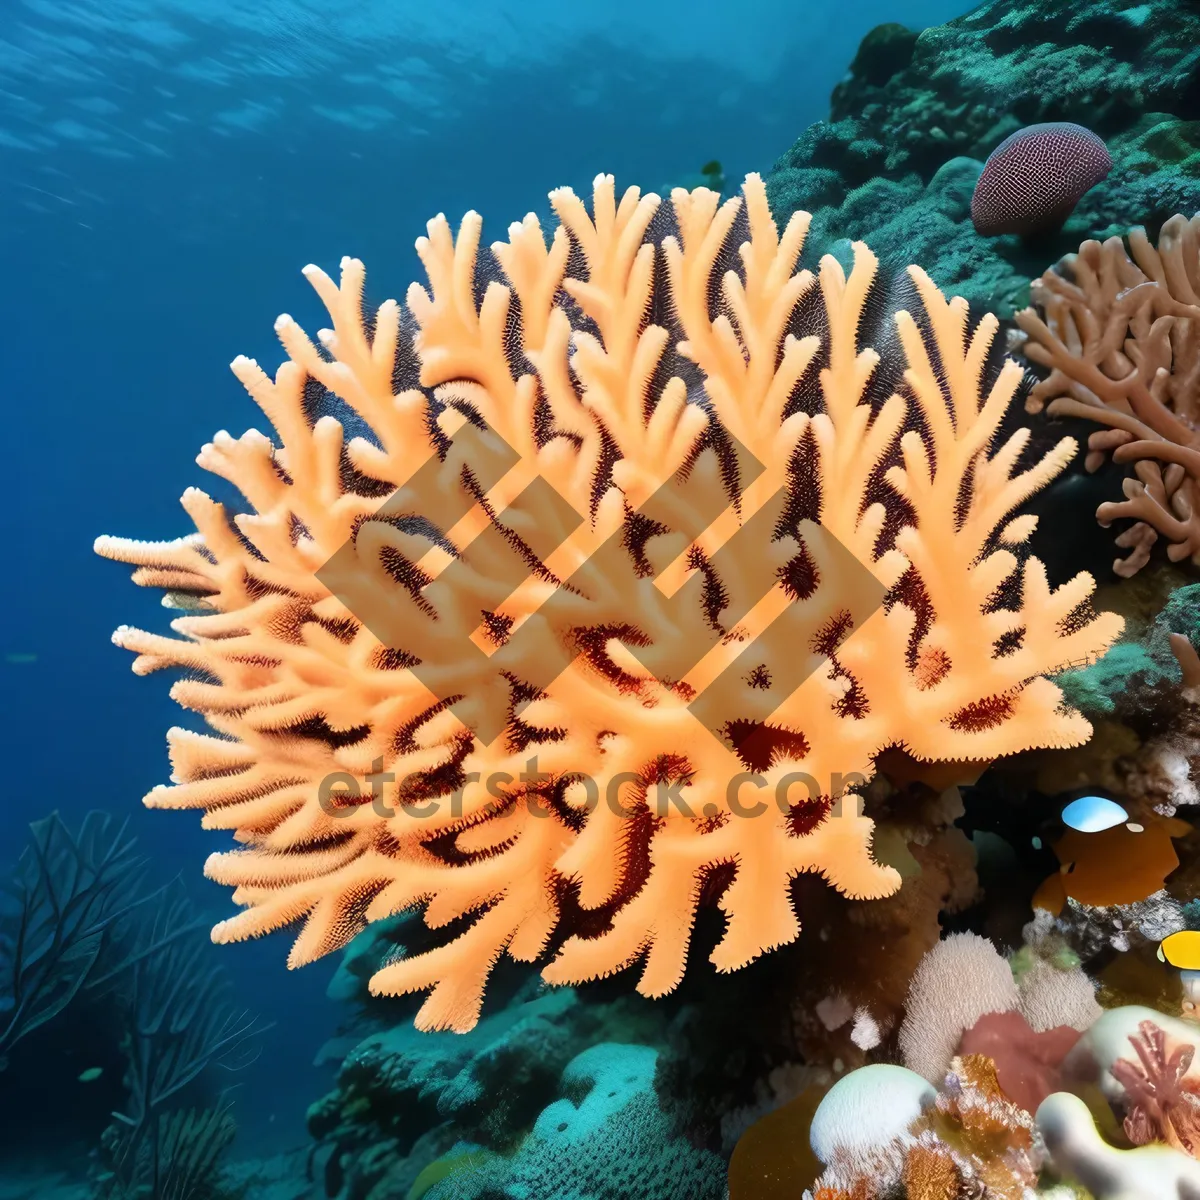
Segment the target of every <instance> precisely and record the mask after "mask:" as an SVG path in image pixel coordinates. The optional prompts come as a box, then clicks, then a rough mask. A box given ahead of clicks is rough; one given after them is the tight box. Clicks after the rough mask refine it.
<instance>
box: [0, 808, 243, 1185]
mask: <svg viewBox="0 0 1200 1200" xmlns="http://www.w3.org/2000/svg"><path fill="white" fill-rule="evenodd" d="M30 831H31V834H32V838H31V841H30V844H29V846H28V847H27V848H26V849H25V851H24V853H22V855H21V858H20V860H19V861H18V863H17V868H16V870H15V871H14V872H13V874H12V876H11V878H10V879H7V880H4V881H2V882H0V889H2V893H7V903H6V904H3V906H2V907H0V1070H2V1069H3V1068H4V1066H5V1065H6V1064H7V1055H8V1053H9V1051H10V1050H11V1048H12V1047H13V1046H14V1045H15V1044H16V1043H17V1042H18V1041H19V1040H20V1039H21V1038H23V1037H25V1036H26V1035H27V1034H29V1033H31V1032H32V1031H33V1030H34V1029H37V1028H38V1027H39V1026H42V1025H45V1024H46V1023H47V1022H48V1021H51V1020H53V1019H54V1018H56V1017H58V1016H59V1015H60V1014H61V1013H62V1012H63V1011H64V1010H65V1009H67V1008H68V1006H70V1005H71V1004H72V1003H73V1002H77V1001H80V1000H81V999H82V998H84V997H90V998H91V999H98V998H100V997H102V996H103V997H106V998H107V1001H108V1003H110V1004H111V1005H112V1006H113V1007H115V1010H116V1011H117V1013H118V1014H119V1016H120V1019H121V1027H122V1029H123V1030H124V1031H125V1033H124V1036H123V1038H122V1042H121V1046H122V1049H123V1051H124V1053H125V1057H126V1061H127V1067H126V1071H125V1075H124V1077H123V1083H124V1085H125V1088H126V1090H127V1093H128V1099H127V1102H126V1104H125V1106H124V1111H122V1112H115V1113H113V1123H112V1125H111V1126H110V1127H109V1128H108V1129H107V1130H106V1131H105V1133H104V1135H103V1137H102V1145H101V1152H102V1153H101V1159H102V1161H103V1163H104V1169H103V1171H102V1172H101V1173H100V1174H99V1176H98V1177H97V1178H96V1179H95V1181H94V1182H95V1185H96V1191H97V1195H98V1196H101V1197H104V1198H105V1200H131V1198H132V1197H138V1198H139V1200H188V1198H190V1197H204V1196H213V1195H216V1194H217V1192H218V1188H217V1179H216V1167H217V1163H218V1160H219V1158H220V1155H221V1154H222V1152H223V1151H224V1149H225V1148H226V1146H228V1144H229V1142H230V1141H231V1140H232V1138H233V1134H234V1123H233V1117H232V1115H231V1104H230V1102H229V1100H228V1098H227V1097H226V1096H224V1095H223V1096H222V1098H221V1100H220V1101H219V1102H218V1103H217V1104H216V1106H215V1107H203V1108H198V1109H197V1108H192V1107H187V1106H186V1105H187V1101H188V1095H189V1091H188V1089H189V1085H191V1084H193V1083H194V1082H195V1081H196V1080H198V1079H199V1078H200V1077H201V1076H202V1075H203V1074H204V1073H205V1072H206V1071H208V1070H209V1069H210V1068H217V1069H225V1070H230V1071H237V1070H241V1069H242V1068H244V1067H246V1066H248V1065H249V1064H250V1063H251V1062H253V1061H254V1059H255V1058H257V1056H258V1049H257V1044H256V1035H257V1034H258V1033H260V1032H261V1031H262V1030H263V1029H264V1028H265V1027H264V1026H263V1025H262V1024H261V1023H260V1022H259V1020H258V1019H257V1018H256V1017H255V1016H253V1015H252V1014H250V1013H248V1012H245V1011H244V1010H239V1009H238V1008H237V1007H236V1006H235V1005H234V1004H233V1002H232V1001H231V999H230V997H229V987H228V983H227V981H226V979H225V977H224V976H223V974H222V973H221V972H220V970H219V969H214V966H213V965H212V964H211V963H209V962H206V961H205V956H206V954H208V953H210V952H211V944H210V942H209V939H208V937H207V936H206V934H205V932H204V929H203V922H202V921H200V920H199V919H198V918H197V916H196V914H195V912H194V911H193V909H192V906H191V903H190V901H189V900H188V898H187V896H186V894H185V893H184V890H183V886H182V884H181V883H180V882H179V880H173V881H171V882H170V883H168V884H166V885H164V886H162V887H159V888H156V889H153V890H151V889H148V888H147V887H146V884H145V878H144V872H145V865H146V860H145V859H143V858H140V857H138V856H137V855H136V854H135V853H134V839H133V838H132V837H130V836H129V835H128V834H127V833H126V825H125V823H123V822H122V823H118V822H116V821H115V820H113V818H112V817H110V816H109V815H108V814H106V813H100V812H92V813H89V814H88V815H87V816H86V817H85V818H84V820H83V823H82V825H81V826H80V829H79V832H78V834H72V833H71V831H70V830H69V829H68V828H67V826H66V825H65V824H64V823H63V821H62V820H61V818H60V817H59V816H58V814H57V813H52V814H51V815H50V816H48V817H46V818H44V819H43V820H40V821H35V822H34V823H33V824H32V825H31V826H30ZM2 893H0V894H2Z"/></svg>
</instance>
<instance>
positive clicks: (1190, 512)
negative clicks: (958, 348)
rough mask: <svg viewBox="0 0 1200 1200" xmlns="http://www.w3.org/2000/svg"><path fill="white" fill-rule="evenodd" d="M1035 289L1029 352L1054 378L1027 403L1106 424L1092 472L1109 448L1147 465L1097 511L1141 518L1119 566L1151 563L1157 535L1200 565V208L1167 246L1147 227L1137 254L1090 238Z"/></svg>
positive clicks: (1094, 448) (1020, 317)
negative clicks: (1148, 233)
mask: <svg viewBox="0 0 1200 1200" xmlns="http://www.w3.org/2000/svg"><path fill="white" fill-rule="evenodd" d="M1130 254H1132V258H1131V257H1130ZM1031 290H1032V297H1033V300H1034V303H1035V305H1036V306H1037V308H1036V309H1035V308H1027V309H1024V310H1023V311H1022V312H1019V313H1017V315H1016V320H1017V324H1018V325H1020V327H1021V329H1022V330H1023V331H1024V333H1025V335H1026V337H1027V339H1028V340H1027V341H1026V342H1025V346H1024V350H1025V354H1026V355H1027V356H1028V357H1029V358H1030V359H1031V360H1032V361H1033V362H1035V363H1038V364H1040V365H1041V366H1044V367H1048V368H1050V373H1049V375H1048V376H1047V377H1046V378H1045V379H1043V380H1042V381H1041V382H1039V383H1038V384H1037V385H1036V386H1035V387H1034V388H1033V389H1032V391H1031V392H1030V394H1029V398H1028V400H1027V401H1026V408H1027V409H1028V410H1029V411H1030V412H1038V411H1040V410H1041V409H1042V407H1043V406H1045V404H1046V401H1047V400H1049V401H1050V405H1049V411H1050V412H1051V413H1052V414H1055V415H1059V416H1073V417H1083V418H1085V419H1087V420H1089V421H1095V422H1096V423H1097V424H1100V425H1104V426H1106V428H1105V429H1103V430H1102V431H1099V432H1097V433H1093V434H1092V435H1091V437H1089V438H1088V446H1089V449H1090V451H1091V453H1090V454H1089V455H1088V458H1087V467H1088V469H1089V470H1092V471H1094V470H1096V469H1097V468H1098V467H1099V466H1100V464H1101V463H1102V462H1103V461H1104V456H1105V454H1106V453H1107V452H1108V451H1110V450H1111V451H1112V452H1113V458H1114V459H1115V461H1117V462H1133V463H1136V464H1137V465H1136V467H1135V468H1134V470H1135V473H1136V475H1137V478H1136V479H1128V480H1126V481H1125V485H1124V490H1125V499H1124V500H1123V501H1119V502H1115V503H1105V504H1102V505H1101V506H1100V508H1099V510H1098V511H1097V514H1096V516H1097V518H1098V519H1099V521H1100V522H1101V524H1103V525H1108V524H1109V523H1110V522H1112V521H1114V520H1120V519H1122V518H1132V519H1134V521H1135V522H1136V523H1135V524H1134V525H1133V526H1132V527H1131V528H1129V529H1127V530H1126V531H1125V532H1124V533H1122V534H1121V535H1120V537H1118V538H1117V545H1118V546H1119V547H1121V548H1123V549H1127V550H1129V551H1130V553H1129V554H1128V555H1127V556H1126V557H1125V558H1122V559H1118V560H1117V561H1116V562H1115V563H1114V564H1113V570H1114V571H1116V573H1117V574H1118V575H1123V576H1129V575H1133V574H1135V573H1136V572H1137V571H1139V570H1141V568H1142V567H1144V566H1145V565H1146V563H1147V562H1149V559H1150V549H1151V547H1152V546H1153V545H1154V543H1155V542H1156V541H1157V540H1158V535H1159V534H1162V535H1163V536H1164V537H1166V538H1168V539H1169V540H1170V542H1171V545H1170V546H1169V547H1168V550H1167V553H1168V555H1169V557H1170V558H1171V561H1172V562H1178V561H1180V560H1181V559H1186V558H1190V559H1191V560H1192V561H1193V562H1194V563H1200V505H1198V503H1197V501H1198V499H1200V493H1198V492H1197V488H1200V214H1197V215H1196V216H1195V217H1193V218H1192V219H1191V220H1190V221H1189V220H1188V219H1187V218H1186V217H1183V216H1174V217H1172V218H1171V219H1170V220H1169V221H1167V222H1165V223H1164V224H1163V227H1162V230H1161V232H1160V234H1159V241H1158V247H1157V249H1156V248H1155V247H1154V246H1152V245H1151V244H1150V241H1149V239H1148V238H1147V237H1146V231H1145V230H1144V229H1141V228H1135V229H1132V230H1131V231H1130V233H1129V253H1126V250H1125V245H1124V243H1123V242H1122V241H1121V239H1120V238H1119V237H1111V238H1109V239H1108V240H1107V241H1105V242H1103V243H1101V242H1096V241H1087V242H1084V243H1083V245H1081V246H1080V247H1079V253H1078V254H1069V255H1067V256H1066V258H1064V259H1063V260H1062V262H1061V263H1059V264H1058V267H1057V268H1052V269H1051V270H1049V271H1047V272H1046V273H1045V274H1044V275H1043V276H1042V277H1041V279H1037V280H1034V283H1033V287H1032V289H1031ZM1038 309H1040V310H1041V313H1040V314H1039V312H1038V311H1037V310H1038Z"/></svg>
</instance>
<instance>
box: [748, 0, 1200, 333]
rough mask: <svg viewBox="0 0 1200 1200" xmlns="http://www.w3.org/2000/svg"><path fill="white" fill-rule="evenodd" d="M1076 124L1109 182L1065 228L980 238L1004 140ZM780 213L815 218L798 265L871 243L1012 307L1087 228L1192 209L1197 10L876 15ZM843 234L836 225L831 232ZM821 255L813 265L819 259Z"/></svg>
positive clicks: (1062, 7) (805, 140) (1112, 6)
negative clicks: (894, 20) (986, 174)
mask: <svg viewBox="0 0 1200 1200" xmlns="http://www.w3.org/2000/svg"><path fill="white" fill-rule="evenodd" d="M1041 121H1074V122H1077V123H1078V124H1080V125H1084V126H1086V127H1087V128H1088V129H1091V130H1092V131H1093V132H1094V133H1097V134H1099V135H1100V137H1102V138H1103V139H1104V140H1105V142H1106V143H1107V145H1108V149H1109V152H1110V153H1111V155H1112V158H1113V169H1112V172H1111V173H1110V174H1109V176H1108V178H1107V179H1106V180H1105V181H1104V182H1103V183H1101V184H1099V185H1098V186H1097V187H1095V188H1093V189H1092V190H1091V191H1090V192H1088V193H1087V194H1086V195H1085V196H1084V197H1083V199H1082V200H1081V201H1080V203H1079V205H1078V207H1077V208H1076V210H1075V212H1074V214H1073V216H1072V217H1071V218H1070V219H1069V220H1068V221H1067V223H1066V225H1065V227H1064V228H1063V230H1062V232H1061V234H1059V235H1058V236H1057V237H1055V238H1051V239H1048V240H1047V241H1046V242H1044V243H1040V244H1037V245H1032V244H1025V243H1022V241H1021V239H1020V238H1018V237H1015V236H1006V237H998V238H982V237H980V236H979V235H978V234H976V233H975V231H974V229H973V228H972V225H971V218H970V205H971V193H972V191H973V190H974V187H975V181H976V179H978V177H979V173H980V171H981V170H982V167H983V161H984V160H985V159H986V158H987V156H988V155H989V154H990V153H991V152H992V151H993V150H994V149H995V148H996V147H997V146H998V145H999V144H1000V142H1002V141H1003V140H1004V139H1005V138H1006V137H1007V136H1008V135H1009V134H1011V133H1013V132H1014V131H1015V130H1016V129H1018V128H1020V127H1021V126H1023V125H1029V124H1033V123H1035V122H1041ZM767 186H768V194H769V196H770V200H771V207H772V211H773V212H774V214H775V216H776V219H777V220H778V221H780V222H781V223H784V222H786V221H787V219H788V217H789V216H790V215H791V214H792V213H793V212H795V211H796V210H797V209H807V210H808V211H809V212H812V213H813V214H814V221H813V234H812V236H811V237H810V241H809V245H808V248H807V251H806V258H808V256H810V255H820V254H824V253H826V252H827V251H829V250H830V249H834V248H836V242H835V238H849V239H856V238H863V239H869V241H870V245H871V248H872V249H873V250H874V251H875V252H876V253H877V254H879V255H880V257H881V259H883V260H884V262H885V263H886V264H887V265H889V266H892V267H894V268H899V267H902V266H903V265H904V264H905V263H908V262H919V263H920V264H921V265H922V266H923V267H924V268H925V269H926V270H927V271H928V272H929V274H930V275H931V276H932V277H933V279H934V281H935V282H936V283H937V284H938V286H939V287H941V288H943V289H949V290H953V291H955V292H958V293H959V294H961V295H963V296H965V297H966V298H967V299H968V300H969V301H971V303H972V304H975V305H978V306H979V307H981V308H989V309H991V310H992V311H994V312H996V313H997V314H998V315H999V316H1001V317H1008V316H1011V314H1012V313H1013V311H1014V310H1015V309H1017V308H1021V307H1023V306H1024V305H1025V304H1026V303H1027V302H1028V282H1029V279H1030V278H1032V277H1034V276H1036V275H1040V274H1041V273H1042V271H1043V270H1045V268H1046V267H1047V266H1048V265H1049V264H1050V263H1051V262H1053V261H1054V260H1055V259H1057V258H1058V257H1060V256H1061V255H1062V254H1065V253H1068V252H1070V251H1073V250H1075V249H1077V248H1078V245H1079V243H1080V241H1082V240H1083V239H1085V238H1088V237H1098V238H1103V237H1107V236H1109V235H1111V234H1114V233H1124V232H1125V231H1126V230H1127V229H1128V228H1129V227H1130V226H1131V225H1137V224H1141V225H1145V226H1146V227H1147V229H1148V230H1149V231H1150V233H1151V235H1152V236H1153V235H1154V234H1156V233H1157V229H1158V226H1159V225H1160V224H1161V223H1162V222H1163V221H1164V220H1165V219H1166V218H1167V217H1169V216H1171V215H1172V214H1174V213H1176V212H1186V213H1190V212H1192V211H1194V210H1195V209H1196V208H1197V206H1198V204H1200V199H1198V197H1200V6H1197V5H1195V4H1181V3H1178V2H1177V0H1146V2H1145V3H1137V4H1135V3H1128V2H1125V3H1123V2H1121V0H1116V2H1115V3H1114V0H1026V2H1024V3H1020V2H1016V3H1014V2H1013V0H994V2H993V3H991V4H984V5H982V6H980V7H979V8H977V9H975V10H974V11H973V12H971V13H969V14H968V15H966V16H964V17H961V18H959V19H958V20H956V21H952V22H950V23H949V24H946V25H940V26H937V27H935V28H932V29H927V30H925V31H924V32H922V33H921V34H920V35H919V36H918V35H917V34H916V33H914V32H912V31H911V30H909V29H906V28H904V27H903V26H901V25H895V24H892V25H881V26H879V27H878V28H877V29H875V30H873V31H872V32H871V33H869V34H868V35H867V37H866V38H865V39H864V40H863V43H862V45H861V47H860V48H859V51H858V54H857V56H856V57H855V59H854V62H853V63H852V65H851V68H850V72H849V74H848V75H847V76H846V78H845V79H844V80H843V81H842V82H841V83H840V84H838V86H837V88H836V89H835V90H834V93H833V98H832V105H831V113H830V118H829V120H827V121H822V122H818V123H817V124H816V125H813V126H812V127H810V128H809V129H808V130H806V131H805V132H804V133H803V134H802V135H801V136H800V138H799V139H798V140H797V141H796V142H795V144H794V145H793V146H792V147H791V149H790V150H788V151H787V153H786V154H784V155H783V157H782V158H780V160H779V161H778V163H776V166H775V169H774V171H773V173H772V174H771V176H770V177H769V178H768V181H767ZM835 231H836V233H835ZM812 261H815V259H813V260H812Z"/></svg>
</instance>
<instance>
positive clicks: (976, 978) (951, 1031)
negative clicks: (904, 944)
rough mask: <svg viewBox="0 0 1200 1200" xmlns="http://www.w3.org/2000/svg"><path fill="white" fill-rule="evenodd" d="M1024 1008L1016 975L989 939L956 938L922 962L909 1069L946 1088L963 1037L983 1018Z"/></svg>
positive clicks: (907, 1047) (913, 996)
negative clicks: (1014, 978) (947, 1075)
mask: <svg viewBox="0 0 1200 1200" xmlns="http://www.w3.org/2000/svg"><path fill="white" fill-rule="evenodd" d="M1019 1003H1020V996H1019V994H1018V992H1017V985H1016V983H1015V982H1014V981H1013V976H1012V971H1011V969H1010V968H1009V965H1008V963H1007V962H1006V961H1005V960H1004V958H1003V957H1002V956H1001V954H1000V952H999V951H998V950H997V949H996V947H995V946H993V945H992V943H991V942H989V941H988V940H987V938H983V937H980V936H979V935H978V934H974V933H952V934H951V935H950V936H949V937H947V938H944V939H943V940H942V941H940V942H938V944H937V945H936V946H934V947H933V949H932V950H930V951H929V952H928V953H927V954H926V955H925V957H924V958H922V959H921V962H920V964H919V965H918V967H917V970H916V973H915V974H914V975H913V978H912V982H911V983H910V984H909V988H908V1000H907V1002H906V1004H905V1012H904V1023H903V1024H902V1025H901V1026H900V1054H901V1056H902V1058H903V1059H904V1065H905V1066H906V1067H908V1068H909V1069H910V1070H913V1071H916V1072H917V1074H918V1075H923V1076H924V1077H925V1078H926V1079H928V1080H929V1081H930V1082H931V1083H936V1084H940V1083H941V1082H942V1080H943V1079H944V1078H945V1075H946V1071H947V1070H948V1069H949V1067H950V1060H951V1059H952V1058H953V1057H954V1054H955V1052H956V1051H957V1049H958V1043H959V1041H960V1040H961V1039H962V1035H963V1033H965V1032H966V1030H968V1029H970V1028H971V1026H972V1025H974V1024H975V1022H976V1021H978V1020H979V1018H980V1017H982V1016H984V1015H986V1014H987V1013H993V1012H1011V1011H1012V1010H1013V1009H1014V1008H1017V1007H1018V1005H1019Z"/></svg>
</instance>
